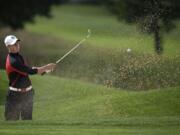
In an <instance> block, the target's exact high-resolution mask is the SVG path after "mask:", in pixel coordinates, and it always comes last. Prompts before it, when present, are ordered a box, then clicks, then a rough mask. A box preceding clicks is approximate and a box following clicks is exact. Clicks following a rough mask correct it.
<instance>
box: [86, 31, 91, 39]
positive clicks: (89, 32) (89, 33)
mask: <svg viewBox="0 0 180 135" xmlns="http://www.w3.org/2000/svg"><path fill="white" fill-rule="evenodd" d="M90 35H91V30H90V29H88V35H87V36H86V38H89V37H90Z"/></svg>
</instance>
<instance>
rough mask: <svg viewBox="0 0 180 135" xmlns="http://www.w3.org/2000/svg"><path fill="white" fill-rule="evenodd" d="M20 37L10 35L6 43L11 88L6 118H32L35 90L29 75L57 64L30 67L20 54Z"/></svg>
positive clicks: (39, 72)
mask: <svg viewBox="0 0 180 135" xmlns="http://www.w3.org/2000/svg"><path fill="white" fill-rule="evenodd" d="M19 41H20V40H19V39H18V38H17V37H16V36H14V35H8V36H6V38H5V39H4V43H5V45H6V47H7V49H8V51H9V53H8V55H7V59H6V72H7V75H8V78H9V90H8V94H7V97H6V104H5V119H6V120H19V119H20V118H21V119H22V120H32V111H33V94H34V90H33V88H32V85H31V81H30V79H29V76H28V75H33V74H43V73H44V72H46V71H48V70H51V71H52V70H54V68H55V66H56V64H54V63H50V64H47V65H45V66H42V67H32V68H31V67H29V66H28V65H27V64H26V62H25V61H24V59H23V57H22V56H21V55H20V54H19V51H20V43H19Z"/></svg>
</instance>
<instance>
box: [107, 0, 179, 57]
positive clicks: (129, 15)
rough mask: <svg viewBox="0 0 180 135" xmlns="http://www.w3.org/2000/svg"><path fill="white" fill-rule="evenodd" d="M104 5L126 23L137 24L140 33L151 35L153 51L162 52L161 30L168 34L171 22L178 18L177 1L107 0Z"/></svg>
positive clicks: (171, 26) (172, 25) (172, 24)
mask: <svg viewBox="0 0 180 135" xmlns="http://www.w3.org/2000/svg"><path fill="white" fill-rule="evenodd" d="M108 3H111V4H106V5H107V7H109V8H110V9H111V11H112V13H114V14H115V15H116V16H118V18H120V19H124V20H126V21H127V22H130V23H131V22H135V23H139V24H140V27H141V29H142V31H144V32H148V33H153V34H154V41H155V50H156V52H157V53H158V54H161V53H162V52H163V46H162V43H161V36H162V34H161V33H160V31H161V29H165V30H166V32H169V31H170V30H171V29H172V28H174V27H175V25H174V23H173V20H175V19H177V18H180V15H179V14H178V12H180V3H179V0H136V1H134V0H108Z"/></svg>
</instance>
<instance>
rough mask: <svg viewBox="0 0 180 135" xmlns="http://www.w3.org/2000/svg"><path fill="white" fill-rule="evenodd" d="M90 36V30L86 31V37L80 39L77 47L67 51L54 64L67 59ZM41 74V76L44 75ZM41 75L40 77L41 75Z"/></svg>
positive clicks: (48, 71)
mask: <svg viewBox="0 0 180 135" xmlns="http://www.w3.org/2000/svg"><path fill="white" fill-rule="evenodd" d="M90 36H91V30H90V29H88V35H87V36H86V37H85V38H84V39H82V40H81V41H80V42H79V43H78V44H77V45H75V46H74V47H73V48H72V49H71V50H69V51H68V52H67V53H66V54H64V55H63V56H62V57H61V58H60V59H58V60H57V61H56V64H58V63H60V62H61V61H62V60H63V59H64V58H65V57H67V56H68V55H69V54H70V53H72V52H73V51H74V50H75V49H76V48H78V47H79V46H80V45H81V44H82V43H83V42H85V41H86V40H87V39H88V38H89V37H90ZM50 72H51V70H47V71H46V72H45V73H50ZM45 73H43V74H45ZM43 74H42V75H43Z"/></svg>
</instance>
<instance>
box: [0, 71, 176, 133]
mask: <svg viewBox="0 0 180 135" xmlns="http://www.w3.org/2000/svg"><path fill="white" fill-rule="evenodd" d="M0 73H1V76H4V77H3V78H4V82H3V83H1V88H0V89H1V96H2V97H3V96H5V89H7V88H6V87H7V78H6V77H5V75H4V72H0ZM31 78H32V83H33V86H34V89H35V102H34V120H33V121H24V122H23V121H18V122H5V121H4V118H3V112H4V105H3V104H4V100H1V101H0V103H1V104H0V134H3V135H10V134H17V135H23V134H26V135H31V134H38V135H41V134H53V135H56V134H62V135H76V134H77V135H78V134H80V135H81V134H82V135H90V134H93V135H98V134H105V135H106V134H107V135H108V134H112V135H117V134H118V135H119V134H125V135H139V134H142V135H143V134H149V135H154V134H158V135H159V134H160V135H161V134H162V135H169V134H173V135H176V134H177V135H178V134H179V133H180V130H179V127H180V102H178V101H179V99H180V93H179V87H174V88H168V89H159V90H150V91H147V92H145V91H142V92H133V91H126V90H121V89H113V88H106V87H103V86H100V85H94V84H90V83H85V82H80V81H76V80H70V79H63V78H58V77H53V76H43V77H42V76H33V77H31ZM2 90H3V91H2Z"/></svg>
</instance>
